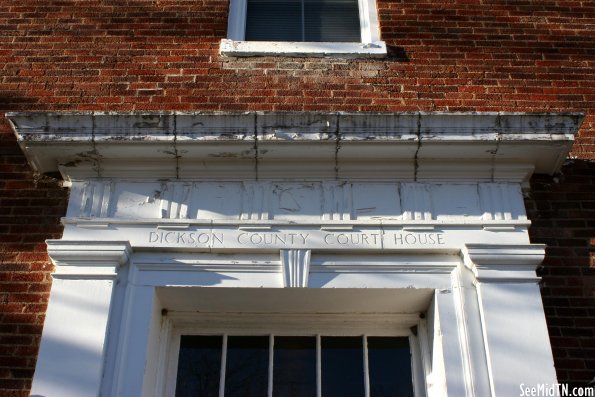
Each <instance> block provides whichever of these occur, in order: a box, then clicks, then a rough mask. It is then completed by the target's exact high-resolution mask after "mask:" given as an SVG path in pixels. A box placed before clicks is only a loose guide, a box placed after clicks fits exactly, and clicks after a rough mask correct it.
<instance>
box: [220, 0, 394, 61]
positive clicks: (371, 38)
mask: <svg viewBox="0 0 595 397" xmlns="http://www.w3.org/2000/svg"><path fill="white" fill-rule="evenodd" d="M247 3H248V2H247V0H230V3H229V17H228V24H227V39H223V40H221V46H220V53H221V54H222V55H228V56H265V55H283V56H318V57H324V56H328V57H333V56H337V57H358V56H366V57H383V56H385V55H386V44H385V43H384V41H382V40H380V28H379V24H378V12H377V10H376V0H359V1H358V8H359V19H360V35H361V42H360V43H341V42H294V41H292V42H284V41H245V37H244V34H245V31H246V17H247V8H248V7H247Z"/></svg>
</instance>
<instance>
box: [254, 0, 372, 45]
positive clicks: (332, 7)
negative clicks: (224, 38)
mask: <svg viewBox="0 0 595 397" xmlns="http://www.w3.org/2000/svg"><path fill="white" fill-rule="evenodd" d="M246 1H247V9H246V26H245V39H246V40H249V41H288V42H361V41H362V34H361V31H362V27H361V19H362V18H361V16H362V12H361V10H360V5H359V3H358V0H246Z"/></svg>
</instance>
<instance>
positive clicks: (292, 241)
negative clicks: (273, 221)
mask: <svg viewBox="0 0 595 397" xmlns="http://www.w3.org/2000/svg"><path fill="white" fill-rule="evenodd" d="M308 237H310V235H309V234H308V233H240V234H238V239H237V240H238V243H239V244H242V245H263V244H264V245H275V246H278V245H284V246H285V245H286V246H290V247H293V246H298V245H302V246H306V243H307V242H308Z"/></svg>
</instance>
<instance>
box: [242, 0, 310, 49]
mask: <svg viewBox="0 0 595 397" xmlns="http://www.w3.org/2000/svg"><path fill="white" fill-rule="evenodd" d="M246 40H254V41H267V40H268V41H303V40H302V5H301V2H300V1H291V0H288V1H266V0H265V1H258V0H248V7H247V16H246Z"/></svg>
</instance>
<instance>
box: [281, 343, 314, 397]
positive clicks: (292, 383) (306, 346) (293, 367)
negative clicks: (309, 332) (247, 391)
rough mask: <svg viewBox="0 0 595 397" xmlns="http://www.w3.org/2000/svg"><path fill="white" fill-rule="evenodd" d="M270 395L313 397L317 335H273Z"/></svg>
mask: <svg viewBox="0 0 595 397" xmlns="http://www.w3.org/2000/svg"><path fill="white" fill-rule="evenodd" d="M273 354H274V358H273V396H276V397H315V396H316V338H315V337H309V336H306V337H297V336H292V337H286V336H277V337H275V346H274V353H273Z"/></svg>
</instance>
